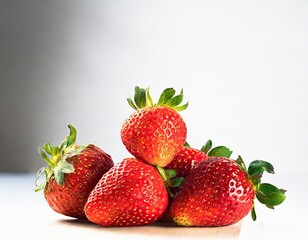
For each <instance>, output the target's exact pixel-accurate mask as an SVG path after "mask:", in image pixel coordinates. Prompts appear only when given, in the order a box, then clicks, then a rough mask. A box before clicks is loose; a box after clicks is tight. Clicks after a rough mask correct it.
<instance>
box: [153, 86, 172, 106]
mask: <svg viewBox="0 0 308 240" xmlns="http://www.w3.org/2000/svg"><path fill="white" fill-rule="evenodd" d="M174 94H175V90H174V89H173V88H166V89H165V90H164V91H163V92H162V94H161V95H160V97H159V99H158V103H157V105H158V106H160V105H164V104H166V103H167V102H168V101H169V100H170V99H171V98H172V97H173V96H174Z"/></svg>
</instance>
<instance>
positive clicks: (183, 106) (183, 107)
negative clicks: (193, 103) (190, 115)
mask: <svg viewBox="0 0 308 240" xmlns="http://www.w3.org/2000/svg"><path fill="white" fill-rule="evenodd" d="M187 107H188V102H187V103H185V104H184V105H181V106H178V107H173V109H174V110H176V111H178V112H181V111H184V110H185V109H186V108H187Z"/></svg>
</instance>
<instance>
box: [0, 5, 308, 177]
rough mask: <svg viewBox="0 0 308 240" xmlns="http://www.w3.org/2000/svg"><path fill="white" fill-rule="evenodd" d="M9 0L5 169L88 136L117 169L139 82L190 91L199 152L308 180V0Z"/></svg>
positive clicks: (1, 62)
mask: <svg viewBox="0 0 308 240" xmlns="http://www.w3.org/2000/svg"><path fill="white" fill-rule="evenodd" d="M248 2H249V1H98V0H97V1H95V0H90V1H78V0H71V1H68V0H64V1H60V0H59V1H41V0H36V1H35V0H28V1H14V0H10V1H9V0H7V1H5V0H0V84H1V85H0V148H1V158H0V171H1V172H33V171H36V170H37V169H39V168H40V167H41V166H42V165H43V164H44V163H43V161H42V160H41V159H40V157H39V155H38V153H37V147H38V146H40V145H43V143H45V142H50V143H51V144H58V143H59V142H60V141H61V140H62V139H63V138H64V136H65V135H66V134H67V133H68V129H67V123H69V122H70V123H72V124H73V125H75V126H76V128H77V129H78V143H88V142H92V143H95V144H97V145H98V146H100V147H102V148H103V149H104V150H105V151H106V152H108V153H109V154H111V155H112V156H113V159H114V161H115V162H119V161H120V160H121V159H123V158H124V157H127V156H130V155H129V154H128V153H127V151H126V150H125V148H124V146H123V145H122V143H121V139H120V128H121V124H122V123H123V121H124V119H125V118H126V117H128V116H129V115H130V114H131V113H132V112H133V111H132V110H131V109H130V108H129V106H128V105H127V103H126V98H127V97H129V96H131V95H132V93H133V88H134V86H135V85H141V86H143V87H147V86H150V87H151V90H152V93H153V94H152V95H153V98H157V97H158V94H159V92H160V91H161V90H162V89H164V88H166V87H169V86H173V87H175V88H176V89H178V90H179V89H180V88H184V93H185V98H186V100H189V102H190V106H189V108H188V109H187V110H186V111H185V112H183V114H182V116H183V118H184V119H185V121H186V122H187V126H188V141H189V142H190V144H191V145H192V146H194V147H201V145H202V144H203V143H204V142H205V141H206V140H207V139H208V138H211V139H212V140H213V141H214V143H216V144H225V145H228V146H230V147H231V148H232V149H234V153H235V155H236V154H241V155H242V156H243V157H244V158H245V159H246V160H247V161H251V160H253V159H260V158H261V159H264V160H268V161H271V162H272V163H273V164H274V166H275V167H276V171H277V172H279V174H282V175H283V174H288V173H290V172H291V173H295V172H297V174H298V176H302V177H303V176H307V174H306V173H305V172H306V169H307V167H308V164H307V162H308V161H307V153H306V151H307V147H308V111H307V107H308V94H307V90H308V46H307V43H308V14H307V13H308V2H307V1H257V2H252V1H251V2H249V3H248Z"/></svg>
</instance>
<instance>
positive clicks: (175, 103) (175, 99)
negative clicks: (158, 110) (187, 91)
mask: <svg viewBox="0 0 308 240" xmlns="http://www.w3.org/2000/svg"><path fill="white" fill-rule="evenodd" d="M183 96H184V95H183V89H182V90H181V92H180V94H179V95H177V96H175V97H173V98H171V99H169V100H168V102H166V105H167V106H169V107H171V108H173V107H177V106H178V105H180V103H181V102H182V101H183Z"/></svg>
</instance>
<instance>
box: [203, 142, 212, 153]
mask: <svg viewBox="0 0 308 240" xmlns="http://www.w3.org/2000/svg"><path fill="white" fill-rule="evenodd" d="M211 148H212V141H211V140H208V141H207V142H206V143H205V144H204V145H203V146H202V148H201V151H202V152H204V153H207V152H208V151H209V150H210V149H211Z"/></svg>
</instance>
